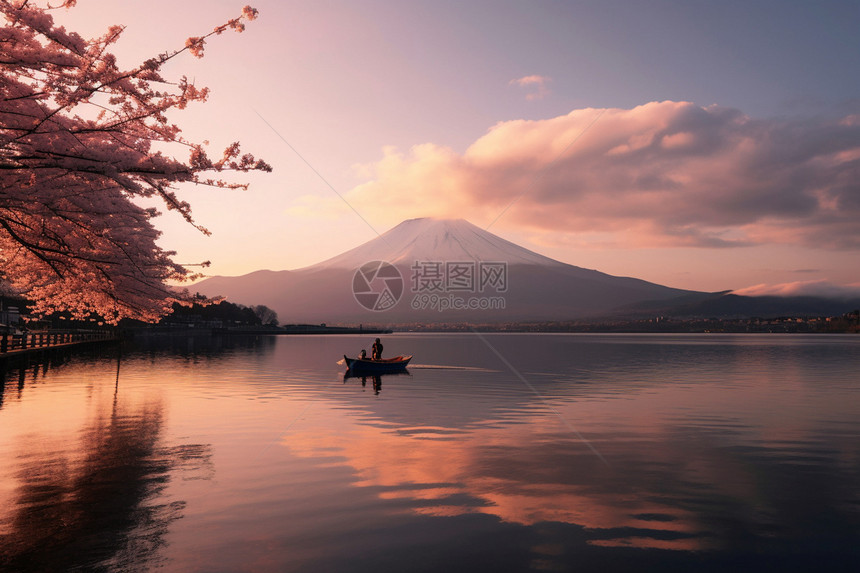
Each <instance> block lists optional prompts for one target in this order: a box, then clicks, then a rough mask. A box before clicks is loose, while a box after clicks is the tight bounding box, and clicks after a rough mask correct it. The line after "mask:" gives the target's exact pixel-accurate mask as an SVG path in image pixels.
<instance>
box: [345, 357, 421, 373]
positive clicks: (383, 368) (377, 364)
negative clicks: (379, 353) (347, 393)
mask: <svg viewBox="0 0 860 573" xmlns="http://www.w3.org/2000/svg"><path fill="white" fill-rule="evenodd" d="M343 360H344V362H346V367H347V368H348V369H349V370H350V371H351V372H366V373H368V374H375V373H378V372H396V371H398V370H404V369H405V368H406V365H407V364H409V361H410V360H412V355H409V356H395V357H394V358H383V359H382V360H371V359H370V358H350V357H349V356H347V355H346V354H344V355H343Z"/></svg>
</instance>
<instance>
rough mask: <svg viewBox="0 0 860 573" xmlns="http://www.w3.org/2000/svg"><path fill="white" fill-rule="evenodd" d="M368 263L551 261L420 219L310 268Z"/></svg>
mask: <svg viewBox="0 0 860 573" xmlns="http://www.w3.org/2000/svg"><path fill="white" fill-rule="evenodd" d="M368 261H386V262H389V263H391V264H398V265H411V264H412V263H414V262H415V261H492V262H506V263H508V264H531V265H542V266H556V265H561V264H563V263H560V262H558V261H556V260H554V259H551V258H549V257H545V256H543V255H539V254H538V253H535V252H533V251H530V250H528V249H525V248H523V247H520V246H519V245H515V244H514V243H512V242H510V241H507V240H505V239H503V238H501V237H499V236H498V235H494V234H493V233H490V232H489V231H485V230H484V229H481V228H480V227H477V226H475V225H473V224H472V223H470V222H468V221H466V220H465V219H434V218H429V217H425V218H420V219H408V220H406V221H403V222H402V223H400V224H399V225H397V226H396V227H394V228H393V229H391V230H389V231H387V232H385V233H383V234H382V235H380V236H379V237H377V238H375V239H372V240H370V241H368V242H367V243H364V244H363V245H360V246H358V247H356V248H354V249H351V250H349V251H346V252H345V253H342V254H340V255H338V256H336V257H333V258H331V259H328V260H327V261H323V262H321V263H319V264H317V265H313V267H308V270H310V269H323V268H356V267H358V266H360V265H363V264H364V263H366V262H368Z"/></svg>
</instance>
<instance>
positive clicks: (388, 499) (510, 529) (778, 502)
mask: <svg viewBox="0 0 860 573" xmlns="http://www.w3.org/2000/svg"><path fill="white" fill-rule="evenodd" d="M372 338H373V337H372V336H352V335H350V336H280V337H276V336H269V337H265V336H261V337H238V336H222V337H207V336H201V337H194V338H167V337H161V338H158V337H151V338H148V339H138V340H137V341H136V342H135V343H133V344H130V345H127V346H125V347H124V348H123V349H122V352H121V353H120V352H118V351H117V350H116V349H110V350H108V349H105V350H102V351H100V352H94V353H92V354H78V355H74V356H71V357H68V358H66V359H65V360H60V361H55V362H54V363H53V364H44V365H37V366H31V367H28V368H24V369H21V370H12V371H9V372H8V373H7V374H6V376H5V378H4V379H3V391H2V394H0V397H2V399H0V570H9V571H63V570H72V571H149V570H157V569H161V570H163V571H171V572H173V571H180V572H182V571H225V572H226V571H314V572H323V571H373V572H377V573H378V572H380V571H673V570H677V571H689V570H696V571H723V570H747V571H762V570H774V571H786V570H795V571H804V570H818V571H824V570H828V571H834V570H846V571H847V570H852V571H853V570H856V567H857V566H858V562H860V560H858V558H860V375H858V366H860V337H858V336H851V335H844V336H843V335H833V336H829V335H817V336H806V335H713V334H711V335H615V334H612V335H582V334H572V335H565V334H475V333H471V334H405V333H404V334H392V335H387V336H383V342H384V343H385V355H386V356H388V357H390V356H394V355H396V354H414V355H415V358H414V359H413V364H412V365H410V368H409V372H408V374H403V375H386V376H381V377H379V378H378V379H373V378H372V377H371V378H366V379H364V380H363V379H361V378H346V379H345V378H344V374H343V367H342V366H341V365H339V364H337V361H338V359H340V358H342V355H343V354H344V353H347V354H350V355H355V354H357V353H358V351H359V350H361V349H362V348H365V349H367V350H368V351H369V350H370V345H371V343H372Z"/></svg>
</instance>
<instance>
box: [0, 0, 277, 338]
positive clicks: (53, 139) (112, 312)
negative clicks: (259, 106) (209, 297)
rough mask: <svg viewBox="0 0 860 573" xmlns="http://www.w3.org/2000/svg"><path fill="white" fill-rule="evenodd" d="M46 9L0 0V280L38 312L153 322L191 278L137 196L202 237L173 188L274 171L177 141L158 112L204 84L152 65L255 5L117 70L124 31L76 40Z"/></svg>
mask: <svg viewBox="0 0 860 573" xmlns="http://www.w3.org/2000/svg"><path fill="white" fill-rule="evenodd" d="M73 4H74V2H73V1H66V2H64V3H63V6H64V7H71V6H72V5H73ZM50 10H51V8H49V7H40V6H35V5H33V4H32V3H30V2H23V1H20V0H19V1H17V2H11V1H8V0H0V14H2V16H3V18H4V19H5V22H4V26H3V28H2V29H0V182H2V185H0V265H2V267H0V273H2V276H0V279H2V280H4V281H6V282H7V283H8V284H10V285H11V286H12V287H13V288H14V289H16V290H17V291H18V292H20V293H21V294H23V295H25V296H27V297H29V298H31V299H32V300H34V301H35V306H34V308H33V310H34V311H35V312H36V313H40V314H44V313H50V312H53V311H58V310H66V311H69V312H71V313H72V315H73V316H75V317H78V318H82V317H86V316H90V315H92V314H94V313H95V314H97V315H99V316H101V317H103V318H104V319H105V320H107V321H109V322H116V321H118V320H120V319H122V318H125V317H131V318H137V319H142V320H157V319H158V318H159V317H161V316H163V315H164V314H166V313H168V312H170V309H171V305H172V303H173V301H174V300H176V299H177V298H178V297H180V295H179V294H178V293H177V291H176V290H175V289H173V288H171V287H170V286H168V283H169V282H175V281H183V280H189V279H191V278H194V276H195V275H192V274H191V273H190V271H189V270H188V269H186V268H185V267H184V266H183V265H180V264H177V263H176V262H174V260H173V257H174V255H175V253H174V252H173V251H167V250H163V249H162V248H161V247H159V246H158V245H156V240H157V239H158V237H159V235H160V231H158V230H157V229H156V228H155V227H154V225H153V223H152V219H153V218H154V217H156V216H158V212H157V211H156V210H155V209H144V208H142V207H140V206H139V205H137V204H136V203H135V200H136V199H139V198H147V197H157V198H160V199H161V200H162V202H163V204H164V205H165V206H166V208H167V209H168V210H175V211H177V212H179V213H180V214H181V215H182V217H184V218H185V220H186V221H188V222H189V223H190V224H192V225H194V226H196V227H197V228H198V229H200V230H201V231H203V232H204V233H208V231H206V230H205V229H204V228H202V227H200V226H198V225H197V224H196V223H195V222H194V219H193V217H192V213H191V206H190V205H189V204H188V203H187V202H185V201H182V200H181V199H180V198H179V197H178V196H177V194H176V188H177V184H179V183H191V184H197V185H206V186H215V187H222V188H245V187H247V185H246V184H242V183H230V182H227V181H225V180H224V179H222V178H221V177H220V176H219V175H218V174H219V173H223V172H228V171H230V172H245V173H247V172H250V171H271V167H270V166H269V165H268V164H267V163H265V162H264V161H262V160H260V159H257V158H255V157H254V156H253V155H250V154H247V153H242V152H241V150H240V146H239V144H238V143H234V144H232V145H230V146H229V147H228V148H227V149H226V150H225V151H224V152H223V154H222V156H221V158H220V159H216V160H213V159H211V158H210V157H209V156H208V154H207V153H206V150H205V147H204V145H203V144H199V143H195V142H190V141H187V140H185V139H184V138H183V137H182V135H181V130H180V128H179V127H178V126H177V125H175V124H173V123H171V122H170V121H169V120H168V117H167V114H168V112H169V111H170V110H174V109H177V110H179V109H184V108H185V107H186V106H187V105H188V104H190V103H192V102H203V101H205V100H206V98H207V97H208V93H209V92H208V90H207V89H206V88H200V87H197V86H195V85H194V84H193V83H191V82H189V81H188V80H187V78H184V77H182V78H180V79H179V80H178V81H174V82H171V81H168V80H167V79H165V78H164V77H163V76H162V75H161V68H162V66H163V65H164V64H165V63H166V62H167V61H169V60H172V59H173V58H175V57H176V56H178V55H179V54H181V53H183V52H185V51H188V52H190V53H191V54H192V55H194V56H197V57H201V56H202V55H203V45H204V43H205V41H206V39H207V38H209V37H210V36H212V35H218V34H221V33H223V32H224V31H226V30H228V29H233V30H236V31H239V32H241V31H242V30H243V29H244V26H245V24H244V22H245V21H246V20H253V19H254V18H256V17H257V11H256V10H255V9H253V8H251V7H248V6H246V7H245V8H244V10H243V11H242V15H241V16H239V17H237V18H234V19H232V20H230V21H228V22H227V23H225V24H223V25H220V26H218V27H216V28H215V29H214V30H213V31H212V32H210V33H209V34H206V35H204V36H200V37H195V38H190V39H189V40H188V42H187V43H186V45H185V46H183V47H181V48H179V49H177V50H175V51H173V52H164V53H161V54H159V55H157V56H155V57H153V58H150V59H148V60H146V61H145V62H143V63H142V64H140V65H139V66H137V67H136V68H134V69H131V70H123V69H120V68H119V67H118V64H117V61H116V57H115V56H114V55H113V54H111V53H110V47H111V46H112V45H113V44H115V43H116V42H117V41H118V40H119V39H120V37H121V35H122V31H123V28H122V27H120V26H113V27H111V28H110V29H109V30H108V31H107V32H106V33H105V34H104V35H103V36H101V37H99V38H95V39H90V40H85V39H83V38H82V37H81V36H79V35H78V34H76V33H74V32H69V31H66V30H65V29H64V28H63V27H60V26H56V25H55V24H54V21H53V17H52V16H51V14H50ZM171 145H173V146H178V147H177V148H176V149H177V151H182V152H183V153H187V154H188V155H187V159H185V160H182V159H178V158H177V157H175V156H173V155H172V154H171V153H170V152H169V151H168V150H169V149H170V146H171ZM183 150H184V151H183Z"/></svg>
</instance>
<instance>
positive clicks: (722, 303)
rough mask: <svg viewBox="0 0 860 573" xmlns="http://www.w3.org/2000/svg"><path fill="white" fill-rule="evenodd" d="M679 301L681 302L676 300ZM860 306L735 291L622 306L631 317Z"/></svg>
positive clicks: (782, 313) (805, 312) (802, 312)
mask: <svg viewBox="0 0 860 573" xmlns="http://www.w3.org/2000/svg"><path fill="white" fill-rule="evenodd" d="M676 303H677V304H676ZM858 308H860V298H855V299H848V300H844V299H842V300H837V299H831V298H824V297H815V296H792V297H782V296H741V295H736V294H732V293H731V292H729V291H727V292H721V293H714V294H713V295H712V296H709V297H705V298H700V299H695V300H689V301H683V300H679V301H672V304H669V305H666V304H661V303H660V302H646V303H640V304H634V305H630V306H628V307H625V308H623V309H618V313H619V314H623V315H625V316H629V317H637V316H644V315H650V316H653V315H655V314H657V315H663V316H670V317H676V318H748V317H762V318H772V317H786V316H794V317H817V316H841V315H842V314H845V313H847V312H851V311H852V310H856V309H858Z"/></svg>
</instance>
